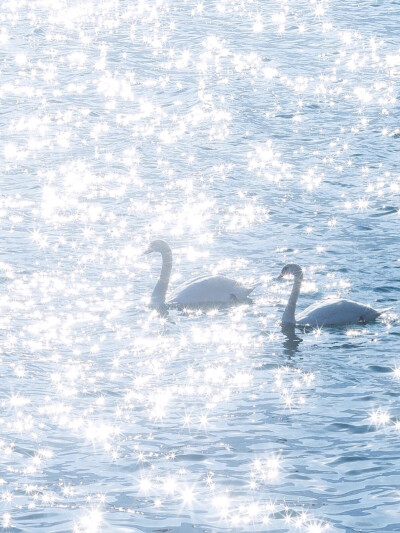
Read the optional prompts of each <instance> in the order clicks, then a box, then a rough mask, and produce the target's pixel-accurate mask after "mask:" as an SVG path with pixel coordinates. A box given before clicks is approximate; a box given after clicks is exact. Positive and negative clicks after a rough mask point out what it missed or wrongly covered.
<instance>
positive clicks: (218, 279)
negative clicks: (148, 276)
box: [144, 239, 257, 307]
mask: <svg viewBox="0 0 400 533" xmlns="http://www.w3.org/2000/svg"><path fill="white" fill-rule="evenodd" d="M151 252H159V253H160V254H161V257H162V267H161V274H160V278H159V280H158V281H157V284H156V286H155V287H154V290H153V294H152V295H151V305H152V306H153V307H160V306H163V305H168V306H172V307H180V306H188V307H190V306H192V307H195V306H202V305H203V306H206V305H213V304H225V305H226V304H233V303H237V302H245V301H246V299H247V297H248V296H249V294H250V293H251V292H252V291H253V290H254V289H255V287H256V286H257V285H255V286H253V287H251V288H249V289H248V288H246V287H244V286H243V285H241V284H240V283H238V282H237V281H235V280H233V279H229V278H226V277H224V276H201V277H199V278H195V279H192V280H190V281H188V282H187V283H184V284H183V285H181V286H180V287H178V289H177V290H176V291H175V292H174V293H173V294H172V296H171V297H170V298H168V300H167V301H166V295H167V290H168V284H169V278H170V275H171V269H172V251H171V248H170V247H169V244H168V243H166V242H165V241H162V240H160V239H159V240H156V241H153V242H152V243H151V244H150V246H149V248H148V249H147V250H146V251H145V252H144V253H145V254H150V253H151Z"/></svg>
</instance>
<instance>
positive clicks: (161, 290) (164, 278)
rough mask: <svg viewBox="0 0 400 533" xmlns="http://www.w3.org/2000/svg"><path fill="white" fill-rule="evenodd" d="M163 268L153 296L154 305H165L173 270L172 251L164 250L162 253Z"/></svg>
mask: <svg viewBox="0 0 400 533" xmlns="http://www.w3.org/2000/svg"><path fill="white" fill-rule="evenodd" d="M161 257H162V267H161V273H160V277H159V279H158V281H157V284H156V286H155V287H154V290H153V294H152V295H151V302H152V304H153V305H154V304H156V305H160V304H163V303H165V298H166V296H167V290H168V284H169V278H170V276H171V270H172V252H171V250H163V251H162V252H161Z"/></svg>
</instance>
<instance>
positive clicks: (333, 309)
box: [296, 299, 381, 327]
mask: <svg viewBox="0 0 400 533" xmlns="http://www.w3.org/2000/svg"><path fill="white" fill-rule="evenodd" d="M380 314H381V312H380V311H376V310H375V309H373V308H372V307H370V306H369V305H364V304H360V303H358V302H354V301H352V300H344V299H340V300H339V299H338V300H326V301H323V302H318V303H316V304H313V305H310V306H309V307H307V309H305V310H304V311H303V312H302V313H300V314H299V316H298V317H297V319H296V324H298V325H299V326H312V327H323V326H341V325H345V324H359V323H365V322H371V321H373V320H375V319H376V318H377V317H378V316H379V315H380Z"/></svg>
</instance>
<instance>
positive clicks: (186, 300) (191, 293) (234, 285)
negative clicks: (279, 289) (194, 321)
mask: <svg viewBox="0 0 400 533" xmlns="http://www.w3.org/2000/svg"><path fill="white" fill-rule="evenodd" d="M253 290H254V287H251V288H246V287H244V286H243V285H242V284H241V283H238V282H237V281H235V280H232V279H229V278H226V277H225V276H201V277H198V278H195V279H192V280H191V281H189V282H188V283H184V284H183V285H181V286H180V287H178V288H177V290H176V291H175V292H174V294H173V295H172V296H171V298H170V299H169V300H168V303H169V304H172V305H188V306H194V305H207V304H229V303H232V302H241V301H245V300H246V298H247V297H248V295H249V294H250V293H251V292H252V291H253Z"/></svg>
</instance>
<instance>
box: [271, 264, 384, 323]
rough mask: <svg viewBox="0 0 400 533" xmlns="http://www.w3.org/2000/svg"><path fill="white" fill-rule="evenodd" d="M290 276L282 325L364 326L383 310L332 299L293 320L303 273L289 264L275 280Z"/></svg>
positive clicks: (311, 306)
mask: <svg viewBox="0 0 400 533" xmlns="http://www.w3.org/2000/svg"><path fill="white" fill-rule="evenodd" d="M288 274H291V275H293V276H294V281H293V288H292V292H291V294H290V297H289V301H288V303H287V305H286V308H285V310H284V312H283V316H282V325H293V326H310V327H322V326H342V325H344V324H360V323H361V324H365V323H366V322H372V321H373V320H375V319H376V318H378V316H379V315H381V314H382V313H383V312H384V310H382V311H377V310H376V309H373V308H372V307H370V306H369V305H364V304H360V303H358V302H353V301H352V300H344V299H332V300H325V301H322V302H317V303H315V304H313V305H310V306H309V307H307V309H305V310H304V311H303V312H302V313H300V315H299V316H298V317H297V319H296V318H295V310H296V303H297V299H298V297H299V293H300V287H301V282H302V281H303V271H302V269H301V267H300V266H299V265H296V264H295V263H290V264H288V265H286V266H284V267H283V269H282V272H281V273H280V275H279V276H278V278H277V279H280V278H283V277H284V276H286V275H288Z"/></svg>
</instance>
